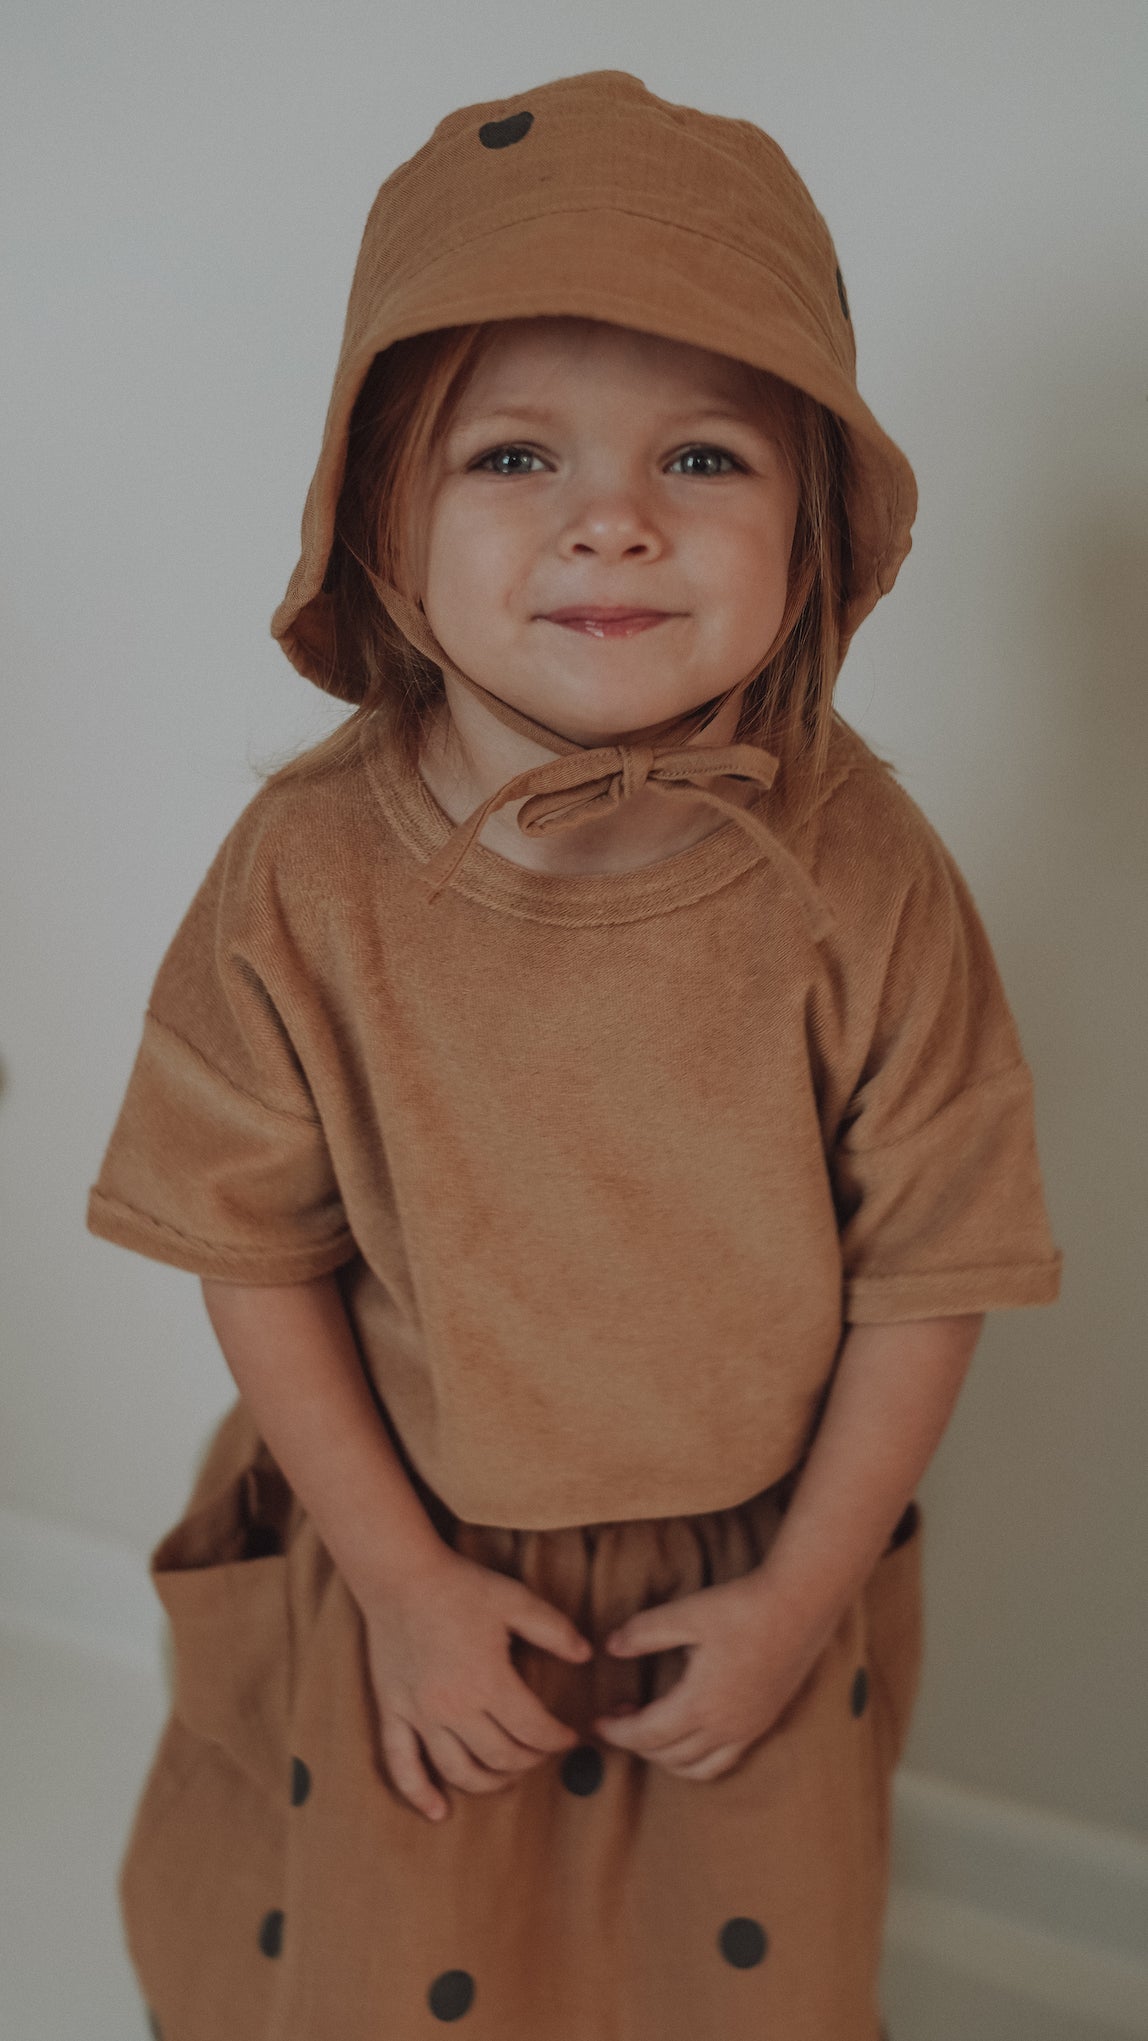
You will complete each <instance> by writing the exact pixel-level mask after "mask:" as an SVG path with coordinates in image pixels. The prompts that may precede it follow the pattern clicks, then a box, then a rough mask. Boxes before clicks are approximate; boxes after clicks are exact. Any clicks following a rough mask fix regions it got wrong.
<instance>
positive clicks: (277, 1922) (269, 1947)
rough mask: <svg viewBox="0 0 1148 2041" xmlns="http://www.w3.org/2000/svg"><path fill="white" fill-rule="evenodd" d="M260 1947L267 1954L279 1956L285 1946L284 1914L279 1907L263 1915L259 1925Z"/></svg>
mask: <svg viewBox="0 0 1148 2041" xmlns="http://www.w3.org/2000/svg"><path fill="white" fill-rule="evenodd" d="M259 1947H260V1948H261V1949H262V1951H263V1954H264V1955H265V1956H278V1954H279V1952H280V1950H281V1949H282V1947H283V1915H282V1913H281V1912H280V1909H279V1908H278V1907H274V1908H273V1909H272V1911H271V1912H270V1913H265V1914H264V1916H263V1919H262V1921H261V1923H260V1926H259Z"/></svg>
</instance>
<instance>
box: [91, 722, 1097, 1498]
mask: <svg viewBox="0 0 1148 2041" xmlns="http://www.w3.org/2000/svg"><path fill="white" fill-rule="evenodd" d="M765 800H767V801H768V813H769V822H770V826H771V828H773V829H774V830H775V831H776V832H777V834H778V835H779V836H780V837H781V839H782V841H783V842H784V843H785V844H786V845H787V847H788V848H789V849H790V850H791V851H793V852H794V854H795V855H796V856H797V857H798V858H799V860H800V861H801V863H802V864H803V865H804V867H805V868H806V870H807V871H808V872H809V873H810V875H811V877H812V878H813V880H814V881H815V883H816V885H817V886H818V888H819V889H821V892H822V894H823V896H824V897H825V899H826V900H827V902H828V903H829V905H830V907H831V909H832V912H833V917H834V926H833V930H832V933H831V934H830V935H829V936H827V937H823V939H822V940H821V941H816V940H814V938H813V936H812V935H811V932H810V927H809V922H808V919H807V917H806V916H805V915H804V914H803V912H802V909H801V905H800V902H799V900H798V899H797V898H796V897H795V894H794V892H793V890H792V889H787V888H786V887H784V886H783V885H781V884H779V880H778V876H777V867H776V864H775V863H774V862H773V861H772V860H771V859H769V858H768V857H766V856H764V855H763V854H762V850H761V848H760V846H759V844H758V843H757V842H756V841H755V840H754V839H753V838H752V837H750V836H749V835H748V834H747V833H746V832H745V830H744V829H743V828H741V827H740V826H739V825H738V824H737V822H736V821H732V820H731V821H730V822H728V823H726V824H724V825H722V826H720V827H718V828H717V829H716V830H715V831H714V832H713V833H711V834H710V835H709V836H708V837H705V838H703V839H702V840H700V841H698V842H695V843H694V844H692V845H690V846H689V847H687V848H686V849H685V850H682V851H680V852H678V853H676V854H675V855H673V856H670V857H668V858H664V859H662V860H660V861H658V862H655V863H653V864H650V865H647V866H644V867H642V868H640V869H637V870H633V871H627V872H613V873H594V874H581V873H580V874H567V873H563V874H555V873H549V872H540V871H536V870H532V869H529V868H527V867H524V866H521V865H517V864H515V863H513V862H511V861H510V860H508V859H506V858H504V857H502V856H501V855H499V854H498V853H496V852H493V851H491V850H489V849H488V848H487V847H486V846H485V845H483V844H482V843H481V842H479V843H477V844H476V845H475V846H474V848H473V850H472V852H471V855H470V857H469V858H468V859H467V861H466V863H465V865H464V867H463V868H462V869H461V870H460V872H459V874H458V876H457V878H456V880H455V883H454V884H453V886H451V887H449V888H447V889H446V890H445V891H444V892H442V893H441V894H440V895H439V896H438V898H437V899H436V900H435V901H434V903H433V904H428V898H427V893H426V888H425V884H424V883H423V882H421V881H420V878H419V866H420V864H421V863H422V862H424V861H425V860H426V859H427V858H428V857H429V856H430V855H431V853H432V852H433V851H434V850H435V849H436V848H437V847H438V846H439V845H440V844H442V843H443V842H444V841H445V840H446V838H447V837H448V835H449V834H450V831H451V828H452V824H451V823H450V821H449V819H448V818H447V816H446V815H445V814H444V812H443V810H442V809H441V808H440V806H439V805H438V803H437V801H436V800H435V798H434V796H433V795H432V793H431V792H430V789H429V788H428V787H427V786H426V784H425V782H424V781H423V780H422V778H421V775H419V774H417V773H411V772H409V771H408V770H406V769H405V768H404V767H402V765H401V764H400V763H399V761H398V760H397V758H396V757H395V756H394V754H393V752H392V750H391V748H390V747H387V746H385V745H383V744H382V743H380V742H379V741H378V739H377V738H369V739H367V740H365V741H364V743H363V745H362V747H361V750H360V754H359V757H358V760H357V762H356V763H355V764H353V765H351V766H347V767H345V768H342V769H341V770H339V771H338V772H337V773H336V774H334V775H333V776H329V777H324V778H322V779H312V780H306V779H304V780H296V781H294V782H291V781H288V782H284V783H283V784H282V785H280V786H276V785H274V784H270V785H267V786H265V787H263V788H261V789H260V791H259V792H258V793H257V794H256V795H255V796H254V798H253V799H252V800H251V801H250V802H249V804H248V805H247V807H246V808H245V809H244V810H243V812H242V813H241V815H240V816H239V818H238V820H237V821H236V823H235V824H234V826H233V828H232V829H231V831H230V832H229V834H228V835H227V837H226V839H225V840H224V842H223V844H222V845H221V847H220V849H219V851H218V853H217V855H216V857H215V858H214V860H213V862H212V864H211V866H210V869H209V870H208V872H207V875H206V877H205V879H204V880H203V883H202V885H201V886H200V888H199V890H198V892H197V893H196V895H195V897H194V899H193V901H192V903H191V906H190V907H189V909H188V911H187V913H186V915H185V917H184V919H183V921H182V923H181V925H180V927H179V929H178V930H177V932H176V934H175V936H174V938H173V940H172V942H171V944H170V946H169V948H168V950H167V953H166V955H165V957H164V959H163V961H162V963H161V965H160V968H159V971H158V974H157V977H156V979H155V984H154V987H153V990H152V993H151V997H150V999H149V1002H148V1005H147V1010H146V1017H145V1020H144V1023H143V1033H142V1040H141V1043H140V1047H139V1050H138V1054H137V1057H136V1061H135V1064H134V1067H133V1069H132V1072H131V1076H130V1081H129V1084H128V1087H127V1092H126V1095H125V1098H124V1100H123V1104H122V1106H121V1109H120V1113H119V1118H118V1120H117V1122H116V1125H115V1128H114V1130H113V1133H112V1136H111V1139H110V1142H109V1145H108V1148H107V1150H106V1153H105V1156H104V1159H103V1163H102V1166H101V1168H100V1172H99V1176H98V1180H97V1182H96V1183H95V1184H94V1185H93V1186H92V1189H91V1193H90V1200H89V1206H88V1219H87V1223H88V1226H89V1227H90V1229H91V1230H92V1231H93V1232H94V1233H97V1234H100V1235H102V1236H103V1237H105V1238H106V1239H108V1240H112V1241H117V1242H119V1243H120V1244H121V1245H123V1246H125V1247H129V1248H134V1249H136V1250H138V1251H139V1252H140V1253H142V1254H146V1255H150V1256H153V1257H154V1258H156V1259H157V1260H160V1261H165V1262H170V1263H173V1264H174V1265H175V1266H176V1267H177V1268H182V1269H188V1270H191V1271H193V1272H194V1273H196V1274H198V1275H200V1276H207V1277H216V1278H222V1279H224V1280H229V1281H233V1282H237V1283H288V1282H303V1281H305V1280H307V1279H308V1278H311V1277H316V1276H320V1275H322V1274H324V1273H325V1272H328V1271H332V1270H338V1271H339V1282H340V1286H341V1289H342V1294H343V1297H344V1301H345V1303H346V1306H347V1310H348V1313H349V1315H350V1318H351V1321H352V1324H353V1326H354V1328H355V1331H356V1335H357V1339H358V1343H359V1348H360V1352H361V1356H362V1360H363V1363H364V1366H365V1368H366V1369H367V1371H368V1374H369V1376H370V1378H371V1380H372V1381H373V1383H374V1386H375V1389H376V1391H377V1394H378V1396H379V1398H380V1400H381V1401H382V1403H383V1405H384V1407H385V1409H386V1412H387V1415H388V1417H389V1419H390V1421H391V1423H392V1424H393V1426H394V1428H395V1430H396V1432H397V1433H398V1435H399V1437H400V1439H401V1441H402V1444H403V1447H404V1448H405V1451H406V1453H407V1455H408V1456H409V1459H410V1460H411V1462H412V1463H413V1464H414V1466H415V1467H416V1468H417V1469H418V1471H419V1472H420V1473H421V1475H422V1476H423V1478H424V1479H425V1480H426V1481H427V1482H429V1483H430V1485H431V1487H432V1488H433V1489H434V1490H435V1491H436V1492H437V1493H438V1494H439V1495H440V1496H441V1497H442V1498H443V1499H444V1500H445V1502H446V1503H447V1504H448V1506H449V1507H450V1508H451V1509H452V1510H453V1511H454V1512H455V1513H456V1514H457V1515H459V1516H460V1517H462V1518H464V1519H467V1520H469V1521H471V1522H476V1523H487V1524H496V1525H509V1526H519V1527H522V1528H543V1529H545V1528H550V1527H554V1526H560V1525H566V1524H578V1523H591V1522H600V1521H604V1520H610V1519H615V1520H616V1519H622V1518H631V1517H646V1516H672V1515H677V1514H681V1513H687V1514H693V1513H695V1512H698V1511H702V1510H716V1509H722V1508H725V1507H727V1506H728V1505H731V1504H733V1503H735V1502H738V1501H741V1500H743V1499H745V1498H746V1497H748V1496H750V1495H752V1494H754V1493H756V1492H757V1491H758V1490H760V1489H761V1488H763V1487H765V1486H767V1485H768V1484H769V1483H771V1482H772V1481H775V1480H777V1479H779V1478H780V1477H781V1476H782V1475H783V1474H784V1473H786V1472H787V1471H789V1469H790V1468H791V1467H793V1466H794V1465H795V1464H796V1463H797V1462H798V1460H799V1459H800V1457H801V1456H802V1454H803V1453H804V1451H805V1450H806V1449H807V1447H808V1444H809V1443H810V1439H811V1437H812V1433H813V1430H814V1429H815V1427H816V1422H817V1419H818V1416H819V1414H820V1406H821V1403H822V1400H823V1396H824V1392H825V1389H826V1387H827V1384H828V1382H829V1380H830V1378H831V1375H832V1370H833V1365H834V1362H835V1359H836V1356H837V1352H838V1349H839V1346H840V1342H841V1338H842V1335H843V1330H844V1327H845V1326H846V1325H848V1324H850V1323H855V1324H856V1323H866V1322H871V1321H891V1320H903V1319H914V1318H929V1317H935V1316H942V1315H946V1314H949V1313H956V1312H980V1311H984V1310H992V1309H996V1308H1000V1307H1008V1306H1014V1305H1030V1304H1045V1303H1050V1302H1052V1301H1053V1300H1054V1299H1055V1297H1056V1296H1057V1294H1058V1289H1059V1282H1060V1268H1061V1254H1060V1252H1059V1250H1058V1249H1057V1248H1056V1247H1055V1246H1054V1244H1053V1241H1052V1239H1051V1237H1050V1233H1049V1224H1048V1218H1047V1215H1046V1210H1045V1204H1044V1200H1043V1194H1042V1186H1041V1180H1040V1173H1039V1166H1038V1160H1037V1155H1036V1149H1035V1138H1034V1120H1033V1094H1032V1079H1031V1074H1030V1071H1029V1069H1028V1066H1027V1064H1026V1062H1025V1059H1024V1056H1023V1053H1022V1049H1021V1045H1020V1041H1019V1039H1018V1034H1017V1029H1016V1025H1015V1022H1014V1020H1013V1017H1012V1014H1011V1012H1010V1009H1009V1007H1008V1004H1007V1001H1006V998H1005V995H1004V992H1003V989H1002V986H1001V982H1000V978H999V975H998V971H997V968H996V965H995V962H994V958H993V955H992V952H991V949H990V946H989V942H988V939H987V936H986V934H985V930H984V928H983V926H982V923H981V921H980V919H979V916H978V913H977V910H976V908H975V906H974V903H973V900H972V898H971V896H970V893H969V889H968V887H967V885H966V883H965V881H964V880H963V878H962V875H961V873H960V872H959V870H958V869H957V866H956V864H955V863H954V861H953V858H952V856H951V854H950V853H949V851H948V850H947V848H946V847H945V845H944V844H943V843H942V841H941V840H940V838H939V836H938V835H937V833H936V831H935V830H934V829H933V827H932V826H931V824H930V823H929V822H928V820H927V819H926V817H925V815H924V814H923V812H922V811H921V809H920V808H919V807H918V806H917V804H916V803H915V802H914V801H913V799H912V798H911V797H910V795H909V794H908V792H907V791H906V790H905V788H904V787H903V786H902V785H901V784H900V783H899V781H898V780H897V779H896V778H895V776H894V773H893V771H892V770H891V769H890V768H889V767H888V766H887V765H886V764H885V763H884V761H882V760H880V759H878V758H877V757H876V755H875V754H874V753H873V751H872V750H871V749H870V748H869V747H868V746H867V745H866V744H865V742H864V741H863V740H862V738H861V737H860V736H859V734H858V733H857V732H855V731H854V730H852V729H851V727H850V726H849V725H848V724H847V723H845V722H844V721H843V720H842V719H841V718H840V717H836V718H835V722H834V727H833V741H832V748H831V751H830V763H829V771H828V773H827V775H826V777H825V780H824V782H823V787H822V792H821V798H820V800H819V803H818V805H817V807H816V808H815V810H814V812H813V813H812V815H811V816H808V817H807V818H806V820H805V821H804V822H803V823H801V824H800V826H799V827H798V828H797V829H794V828H793V827H792V826H791V825H790V824H789V823H788V822H787V817H786V800H785V792H784V788H783V787H782V786H781V785H780V783H779V785H778V787H776V788H774V789H773V790H772V791H771V792H770V793H769V794H768V795H764V794H763V795H758V796H757V797H756V803H760V802H762V801H765Z"/></svg>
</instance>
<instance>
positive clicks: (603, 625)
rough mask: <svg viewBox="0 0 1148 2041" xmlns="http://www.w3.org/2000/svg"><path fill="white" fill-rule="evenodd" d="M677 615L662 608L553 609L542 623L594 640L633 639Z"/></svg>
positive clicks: (542, 619) (543, 618)
mask: <svg viewBox="0 0 1148 2041" xmlns="http://www.w3.org/2000/svg"><path fill="white" fill-rule="evenodd" d="M673 615H674V612H673V611H672V610H662V609H641V610H638V609H631V610H552V611H550V612H549V614H548V615H546V616H544V617H542V618H541V619H540V621H541V622H542V623H545V624H561V625H562V627H563V629H564V630H567V631H584V632H586V633H587V634H588V635H589V636H590V637H593V638H630V637H633V635H634V634H635V632H637V631H648V630H651V629H652V628H653V626H654V625H655V624H664V623H667V622H668V621H669V620H670V618H671V617H672V616H673Z"/></svg>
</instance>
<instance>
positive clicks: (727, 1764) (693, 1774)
mask: <svg viewBox="0 0 1148 2041" xmlns="http://www.w3.org/2000/svg"><path fill="white" fill-rule="evenodd" d="M744 1748H745V1746H744V1745H743V1744H729V1743H727V1744H722V1745H720V1746H719V1747H718V1749H716V1750H710V1751H707V1752H706V1753H705V1754H704V1755H703V1756H702V1757H700V1758H695V1759H694V1760H693V1762H692V1763H686V1764H669V1763H667V1762H666V1760H665V1759H663V1758H659V1760H658V1762H659V1764H664V1765H665V1768H666V1770H667V1771H672V1772H673V1773H674V1774H675V1776H676V1777H678V1778H679V1779H707V1780H708V1779H718V1778H720V1777H721V1775H722V1773H723V1772H728V1771H729V1770H730V1769H731V1767H732V1766H733V1765H735V1764H736V1763H737V1760H738V1758H739V1757H740V1756H741V1753H742V1751H743V1749H744Z"/></svg>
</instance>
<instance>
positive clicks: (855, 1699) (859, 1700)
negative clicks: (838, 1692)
mask: <svg viewBox="0 0 1148 2041" xmlns="http://www.w3.org/2000/svg"><path fill="white" fill-rule="evenodd" d="M868 1699H869V1674H868V1673H867V1671H866V1670H865V1667H864V1666H863V1665H859V1666H858V1668H857V1670H856V1672H855V1673H854V1675H853V1687H852V1691H851V1692H850V1695H849V1706H850V1707H851V1708H852V1710H853V1713H854V1714H855V1715H863V1714H864V1713H865V1703H866V1701H867V1700H868Z"/></svg>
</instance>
